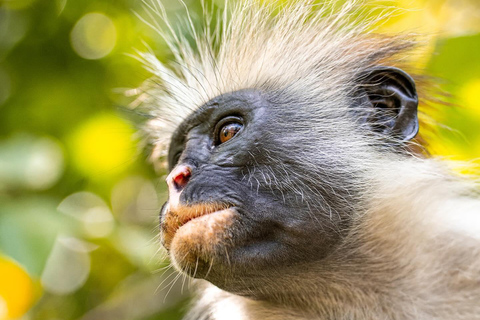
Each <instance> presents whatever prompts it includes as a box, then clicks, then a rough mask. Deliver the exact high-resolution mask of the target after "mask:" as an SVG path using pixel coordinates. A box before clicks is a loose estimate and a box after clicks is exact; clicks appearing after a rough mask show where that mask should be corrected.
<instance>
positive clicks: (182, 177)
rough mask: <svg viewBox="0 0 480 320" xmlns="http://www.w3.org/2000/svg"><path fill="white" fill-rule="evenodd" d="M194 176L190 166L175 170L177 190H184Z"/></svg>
mask: <svg viewBox="0 0 480 320" xmlns="http://www.w3.org/2000/svg"><path fill="white" fill-rule="evenodd" d="M191 175H192V172H191V169H190V167H188V166H180V167H177V168H175V170H174V172H172V179H173V184H174V186H175V188H176V189H177V190H181V189H183V188H184V187H185V186H186V185H187V183H188V181H189V180H190V176H191Z"/></svg>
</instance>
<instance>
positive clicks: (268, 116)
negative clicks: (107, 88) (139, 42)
mask: <svg viewBox="0 0 480 320" xmlns="http://www.w3.org/2000/svg"><path fill="white" fill-rule="evenodd" d="M147 5H148V6H149V12H150V13H152V16H153V15H158V16H160V17H161V18H162V19H163V21H164V25H165V26H166V27H163V28H162V29H161V30H158V31H159V32H160V33H161V34H162V35H163V36H164V37H165V39H166V41H167V43H168V45H169V47H170V49H171V52H172V56H173V57H174V62H173V63H169V64H168V63H167V64H166V63H162V62H160V61H159V60H158V59H157V58H156V57H155V55H154V54H153V53H152V52H147V53H142V54H141V59H142V60H143V61H144V63H145V65H146V66H147V68H148V70H149V71H150V72H151V73H152V74H153V76H152V78H151V79H150V80H147V81H146V82H145V84H144V86H143V87H142V93H141V95H140V97H139V98H138V99H139V100H140V103H141V104H142V106H143V107H144V108H146V110H148V113H149V116H150V117H149V119H148V120H147V121H146V123H145V126H144V130H145V132H146V134H147V136H148V139H150V140H149V141H150V142H151V143H152V144H153V145H154V148H153V151H152V159H153V161H154V162H155V161H157V162H158V161H162V160H161V159H166V160H165V161H166V162H167V163H168V170H169V174H168V176H167V178H166V181H167V185H168V190H169V191H168V193H169V194H168V200H167V202H166V203H165V204H164V205H163V207H162V209H161V212H160V228H161V239H162V244H163V246H164V247H165V248H166V249H167V252H168V253H169V256H170V259H171V262H172V264H173V265H174V266H175V268H176V269H177V270H179V272H181V273H183V274H185V275H188V276H189V277H191V278H194V279H197V285H198V291H197V298H196V300H195V301H194V302H193V304H192V307H191V309H190V311H189V312H188V313H187V315H186V316H185V319H186V320H226V319H229V320H232V319H234V320H236V319H238V320H259V319H262V320H280V319H282V320H283V319H284V320H320V319H322V320H334V319H335V320H367V319H369V320H371V319H374V320H377V319H378V320H380V319H456V320H461V319H480V201H479V195H478V188H477V185H476V184H475V182H474V181H471V180H468V179H465V178H463V177H461V176H458V175H455V174H453V173H451V172H450V169H448V166H447V165H446V164H445V163H444V162H442V161H441V160H439V159H436V158H434V157H430V156H428V155H424V154H421V153H418V152H415V151H414V148H412V146H415V145H418V141H419V140H418V137H419V130H421V129H422V128H423V127H422V126H421V121H420V120H419V114H420V113H419V111H418V106H419V105H421V104H422V103H424V99H427V98H426V97H423V96H422V92H423V91H422V90H423V89H422V88H421V87H419V85H420V84H421V83H422V81H419V80H418V79H419V78H418V76H415V75H414V74H413V73H412V72H407V71H408V56H409V53H410V52H411V51H412V50H413V49H414V48H415V47H416V46H417V40H416V39H415V38H414V37H412V36H410V35H408V34H406V35H403V34H401V35H380V34H376V33H374V32H372V31H370V30H371V28H372V26H373V25H375V23H377V22H379V21H381V20H382V19H384V18H385V17H384V16H383V15H382V16H378V17H377V18H376V19H375V18H366V17H365V16H362V14H361V11H362V3H361V2H359V1H357V0H347V1H345V3H343V4H341V5H335V3H334V2H325V3H323V4H320V5H318V4H315V3H314V2H312V1H308V0H307V1H296V0H288V1H284V2H282V4H272V2H266V1H263V2H262V1H258V0H245V1H239V2H236V3H234V4H233V5H232V7H231V8H230V3H229V2H228V1H226V2H225V9H224V10H223V11H222V12H221V13H220V14H219V19H218V21H217V23H216V24H213V23H211V21H212V19H211V17H212V16H211V14H208V12H211V11H208V10H206V12H207V13H206V19H205V23H204V25H203V26H202V27H200V28H198V27H197V26H195V23H194V22H193V18H192V17H190V16H189V15H188V16H187V23H186V24H185V25H186V27H185V29H186V31H185V30H184V33H185V32H187V33H188V34H189V36H183V35H182V33H180V32H177V31H176V30H175V29H174V28H173V26H172V25H171V24H170V23H169V21H168V19H167V18H166V14H165V11H164V9H163V8H162V7H161V6H160V5H159V4H157V3H153V4H147ZM153 27H155V28H160V26H155V25H154V26H153ZM184 33H183V34H184Z"/></svg>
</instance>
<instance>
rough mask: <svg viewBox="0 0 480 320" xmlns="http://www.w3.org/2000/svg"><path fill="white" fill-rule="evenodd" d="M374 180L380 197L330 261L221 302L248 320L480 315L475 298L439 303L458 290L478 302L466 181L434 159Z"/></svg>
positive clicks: (286, 272)
mask: <svg viewBox="0 0 480 320" xmlns="http://www.w3.org/2000/svg"><path fill="white" fill-rule="evenodd" d="M391 168H396V170H391ZM382 170H383V171H382ZM377 178H378V179H377V180H376V181H375V180H372V189H371V190H368V191H369V192H368V194H371V195H372V194H373V195H374V196H368V197H365V204H364V205H363V207H364V208H363V211H359V212H357V216H356V217H355V219H354V227H353V228H352V230H351V231H350V233H349V234H348V235H347V236H346V237H345V238H344V239H343V241H342V243H341V244H340V245H339V246H338V247H337V248H335V250H333V252H332V253H331V254H330V255H329V256H328V257H326V258H325V259H323V260H322V261H317V262H315V263H305V264H297V265H294V266H291V267H287V268H285V269H282V270H281V271H279V272H278V274H275V275H273V276H272V275H269V277H268V278H270V279H271V280H270V281H269V280H267V281H261V283H257V284H255V285H253V286H252V287H251V288H250V293H249V297H250V298H242V297H239V296H235V295H231V294H229V293H226V292H224V291H221V290H219V289H216V290H219V292H221V294H220V295H221V296H222V297H223V298H219V299H220V300H219V301H223V302H225V301H227V300H228V301H236V303H237V304H240V305H244V306H245V310H244V312H247V314H249V312H250V314H255V315H250V316H245V317H244V318H242V319H257V318H258V316H257V314H261V312H263V311H262V310H264V311H265V314H275V312H278V314H279V315H280V316H279V317H278V318H274V317H271V318H268V317H267V318H265V319H285V317H284V314H283V313H282V311H281V310H289V312H294V315H292V316H291V317H289V319H315V318H316V317H317V316H318V318H321V319H386V318H404V319H407V318H428V317H431V316H432V314H442V312H444V313H445V314H448V310H447V309H448V308H457V310H466V312H467V314H470V313H471V312H472V310H476V311H475V312H477V311H478V312H480V309H479V307H478V306H477V303H476V302H475V301H477V300H475V299H469V300H468V299H463V300H462V299H459V300H458V301H453V302H452V301H449V303H448V304H445V303H443V304H442V303H438V305H435V304H433V305H432V301H435V299H437V298H438V301H443V300H442V299H445V298H446V297H452V296H453V297H454V296H458V295H459V294H460V293H459V292H463V293H462V294H465V295H467V296H468V295H473V296H475V295H476V296H477V297H478V296H480V288H479V286H478V283H477V285H476V286H471V287H470V288H465V287H464V286H461V285H460V284H461V283H462V281H463V282H465V281H467V280H466V279H468V278H469V277H470V278H471V279H478V277H479V275H480V262H479V261H480V250H479V249H478V248H479V243H480V236H479V235H480V228H479V223H478V219H479V218H478V217H476V216H475V214H477V215H478V212H480V202H479V201H478V200H475V199H474V198H473V197H471V196H470V195H469V194H471V188H470V186H469V185H468V183H465V182H464V181H460V180H459V179H457V178H455V177H453V176H451V175H449V174H445V173H444V172H443V169H441V168H439V167H438V165H437V164H436V163H435V162H433V160H412V161H405V160H403V161H401V162H398V163H390V165H386V166H385V167H384V168H383V169H382V168H378V171H377ZM452 213H455V214H454V215H453V214H452ZM472 219H476V223H475V220H473V223H472ZM462 279H463V280H462ZM467 282H468V281H467ZM442 297H443V298H442ZM251 298H253V299H251ZM232 299H233V300H232ZM461 300H462V301H461ZM469 301H470V302H469ZM223 302H219V303H223ZM456 303H457V305H455V304H456ZM442 308H443V309H442ZM279 310H280V311H279ZM372 310H374V311H375V312H376V314H375V315H373V314H372ZM259 312H260V313H259ZM283 312H285V311H283ZM468 312H470V313H468ZM282 314H283V317H282Z"/></svg>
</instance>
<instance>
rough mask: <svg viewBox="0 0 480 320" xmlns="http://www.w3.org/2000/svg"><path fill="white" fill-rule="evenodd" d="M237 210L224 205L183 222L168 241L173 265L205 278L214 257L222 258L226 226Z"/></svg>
mask: <svg viewBox="0 0 480 320" xmlns="http://www.w3.org/2000/svg"><path fill="white" fill-rule="evenodd" d="M236 216H237V212H236V210H235V209H234V208H227V209H222V210H218V211H213V212H206V213H204V214H202V215H200V216H197V217H194V218H192V219H190V220H188V221H186V223H185V224H182V225H180V226H179V227H178V229H176V230H175V231H174V234H173V236H172V238H171V242H170V243H169V244H168V247H169V250H170V257H171V259H172V263H173V265H174V266H175V267H176V268H177V269H179V270H182V271H183V272H185V273H187V274H188V275H190V276H192V277H195V278H205V277H207V276H208V273H209V271H210V269H211V267H212V265H213V263H214V260H215V257H225V254H226V252H227V248H226V246H227V245H228V243H229V242H230V241H229V240H230V238H231V237H230V232H229V229H230V227H231V225H232V224H233V222H234V220H235V217H236Z"/></svg>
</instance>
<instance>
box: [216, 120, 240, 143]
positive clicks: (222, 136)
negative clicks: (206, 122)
mask: <svg viewBox="0 0 480 320" xmlns="http://www.w3.org/2000/svg"><path fill="white" fill-rule="evenodd" d="M242 127H243V125H242V124H241V123H238V122H230V123H227V124H226V125H224V126H223V127H222V128H220V132H219V133H218V141H219V142H220V143H224V142H227V141H228V140H230V139H232V138H233V137H234V136H235V135H236V134H237V133H238V131H240V129H242Z"/></svg>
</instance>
